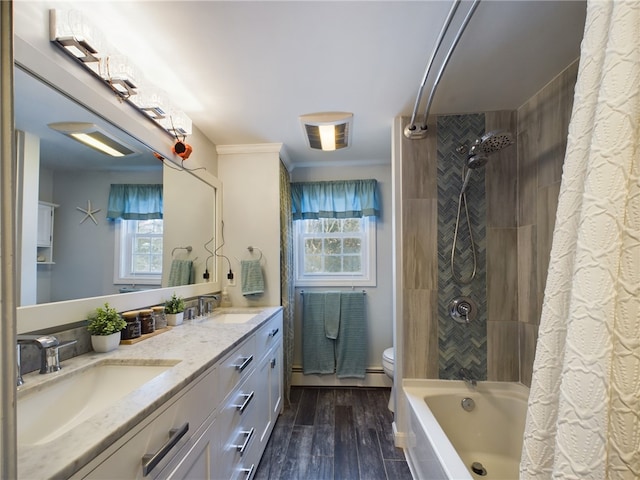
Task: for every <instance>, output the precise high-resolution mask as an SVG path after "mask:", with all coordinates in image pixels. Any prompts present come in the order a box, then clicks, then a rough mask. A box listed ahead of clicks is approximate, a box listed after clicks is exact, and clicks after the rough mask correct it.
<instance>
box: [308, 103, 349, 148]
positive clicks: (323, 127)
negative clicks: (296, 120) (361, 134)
mask: <svg viewBox="0 0 640 480" xmlns="http://www.w3.org/2000/svg"><path fill="white" fill-rule="evenodd" d="M300 121H301V122H302V127H303V129H304V133H305V138H306V140H307V145H308V146H309V148H312V149H314V150H322V151H325V152H331V151H335V150H340V149H342V148H348V147H349V146H350V145H351V124H352V122H353V114H352V113H348V112H319V113H310V114H307V115H301V116H300Z"/></svg>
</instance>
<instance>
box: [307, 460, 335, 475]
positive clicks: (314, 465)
mask: <svg viewBox="0 0 640 480" xmlns="http://www.w3.org/2000/svg"><path fill="white" fill-rule="evenodd" d="M312 479H313V480H333V457H324V456H321V455H313V456H311V458H310V460H309V466H308V467H307V476H306V478H305V480H312Z"/></svg>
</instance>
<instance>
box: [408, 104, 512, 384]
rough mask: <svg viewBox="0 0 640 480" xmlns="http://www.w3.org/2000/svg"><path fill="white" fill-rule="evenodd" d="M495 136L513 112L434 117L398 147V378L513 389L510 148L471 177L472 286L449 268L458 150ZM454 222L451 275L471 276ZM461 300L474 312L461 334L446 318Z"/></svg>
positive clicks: (463, 234)
mask: <svg viewBox="0 0 640 480" xmlns="http://www.w3.org/2000/svg"><path fill="white" fill-rule="evenodd" d="M403 120H404V122H405V123H406V121H407V119H403ZM497 129H508V130H511V131H512V132H513V131H515V112H491V113H485V114H474V115H455V116H440V117H438V118H437V119H432V121H431V122H430V124H429V134H428V136H427V138H426V139H424V140H417V141H416V140H408V139H405V138H403V139H402V146H401V149H402V205H403V208H402V216H403V221H402V230H403V284H404V289H403V290H404V291H403V299H404V309H403V310H404V318H403V337H404V355H403V372H404V376H405V377H414V378H457V373H458V370H459V369H460V367H465V368H468V369H469V370H470V371H471V372H472V374H473V375H474V376H476V377H477V378H479V379H487V378H488V379H491V380H498V379H500V380H515V379H517V375H518V360H517V352H518V349H517V344H518V328H517V317H516V315H515V310H516V308H515V306H516V305H517V291H516V289H515V285H516V284H517V271H516V268H515V264H516V263H515V262H516V257H515V252H516V248H517V235H516V222H515V213H516V211H517V198H516V195H515V179H516V171H517V170H516V149H515V147H509V148H507V149H506V150H504V151H502V152H499V153H497V154H495V155H493V156H492V157H491V159H490V160H491V161H490V162H489V164H487V166H486V167H484V168H482V169H479V170H476V171H474V172H473V173H472V179H471V182H470V184H469V189H468V191H467V205H468V209H469V216H470V219H471V225H472V233H473V237H474V243H475V248H476V257H477V272H476V277H475V279H474V280H473V281H472V282H471V283H469V284H464V283H461V282H457V281H455V280H453V278H452V274H451V268H450V255H451V248H452V242H453V235H454V229H455V222H456V216H457V209H458V202H459V199H460V197H459V193H460V188H461V186H462V178H461V177H462V168H463V165H464V163H465V160H466V154H464V153H459V152H458V151H457V150H456V149H457V147H459V146H461V145H464V146H466V147H467V148H468V147H470V146H471V144H472V142H473V141H474V140H476V139H477V138H480V137H481V136H482V134H483V133H484V132H485V131H490V130H497ZM496 210H497V211H496ZM460 220H461V223H460V225H459V239H458V242H457V254H456V258H455V265H456V267H455V271H456V272H457V275H458V276H462V277H467V276H469V274H470V273H471V271H472V268H473V267H472V264H471V263H470V262H471V261H472V251H471V247H470V238H469V234H468V227H467V225H466V213H465V212H464V210H462V211H461V219H460ZM491 241H493V242H494V244H495V247H493V246H492V245H491V243H490V242H491ZM490 255H494V256H495V257H496V258H490ZM505 289H506V290H505ZM460 295H463V296H466V297H470V298H471V299H473V300H474V301H475V302H476V304H477V306H478V316H477V318H476V319H475V320H474V321H473V322H471V323H470V324H468V325H465V324H459V323H456V322H455V321H454V320H453V319H451V317H449V315H448V305H449V302H450V301H451V300H453V299H454V298H456V297H457V296H460ZM506 295H510V296H511V298H506ZM514 377H516V378H514Z"/></svg>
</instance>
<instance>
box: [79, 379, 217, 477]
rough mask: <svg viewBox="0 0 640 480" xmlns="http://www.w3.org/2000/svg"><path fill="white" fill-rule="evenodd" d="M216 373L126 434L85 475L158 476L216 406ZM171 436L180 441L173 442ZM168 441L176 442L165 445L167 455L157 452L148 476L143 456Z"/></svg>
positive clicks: (161, 446)
mask: <svg viewBox="0 0 640 480" xmlns="http://www.w3.org/2000/svg"><path fill="white" fill-rule="evenodd" d="M216 373H217V372H216V370H215V369H214V370H212V371H210V372H209V373H208V374H205V376H204V378H203V379H202V380H200V381H198V382H197V383H196V385H194V386H193V387H191V388H190V389H189V390H187V392H186V393H184V394H183V395H182V396H180V397H179V398H178V399H176V400H175V401H174V400H173V399H172V400H170V401H169V402H168V403H171V404H170V405H168V406H167V404H165V406H163V407H161V408H160V409H159V411H156V412H155V413H154V418H153V420H152V421H151V422H150V423H147V425H146V426H145V427H143V428H142V429H141V430H140V431H138V433H135V434H133V436H130V435H125V436H124V437H123V438H122V439H121V440H120V441H119V445H118V446H117V450H115V452H114V453H112V454H111V455H110V456H109V457H108V458H106V459H105V460H104V461H102V462H101V463H100V464H98V465H97V467H96V468H95V469H93V470H91V471H89V472H88V474H87V475H86V476H85V477H83V478H91V479H114V478H127V479H142V478H155V477H156V476H157V475H158V474H159V472H160V471H161V470H162V469H163V468H164V467H165V466H166V465H167V464H168V463H169V462H170V461H171V460H172V459H173V458H174V456H175V455H176V453H178V452H180V451H181V450H182V449H183V448H184V447H185V445H187V444H189V443H190V440H191V437H192V436H193V435H194V434H195V432H196V431H197V430H198V428H199V427H200V426H201V425H202V424H203V423H204V421H205V420H207V417H208V416H209V415H210V414H211V412H212V411H213V409H214V407H215V405H216V393H215V391H216V389H215V385H216ZM185 430H186V431H185ZM170 432H172V433H170ZM172 435H173V438H174V439H177V441H175V442H170V437H172ZM180 435H182V436H180ZM169 444H173V445H172V446H171V448H165V451H166V454H164V455H162V454H159V455H158V457H160V458H158V461H157V463H156V465H155V466H154V467H153V468H151V466H150V465H149V468H150V471H148V472H146V475H145V472H144V471H143V464H144V463H145V460H143V457H145V456H146V455H154V454H156V453H158V452H161V451H162V449H163V447H165V446H168V445H169ZM163 453H164V452H163ZM146 463H147V464H148V463H149V460H148V459H147V460H146Z"/></svg>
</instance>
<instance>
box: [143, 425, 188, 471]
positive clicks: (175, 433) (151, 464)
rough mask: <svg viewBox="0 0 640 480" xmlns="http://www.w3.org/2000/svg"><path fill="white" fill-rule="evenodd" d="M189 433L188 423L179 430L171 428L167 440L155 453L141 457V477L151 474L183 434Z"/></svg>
mask: <svg viewBox="0 0 640 480" xmlns="http://www.w3.org/2000/svg"><path fill="white" fill-rule="evenodd" d="M188 431H189V422H187V423H185V424H184V425H182V426H181V427H180V428H172V429H171V430H169V440H167V442H166V443H165V444H164V445H162V446H161V447H160V450H158V451H157V452H156V453H147V454H146V455H145V456H143V457H142V476H143V477H146V476H147V475H149V473H151V470H153V469H154V468H155V467H156V465H158V463H160V462H161V461H162V459H163V458H164V457H165V456H166V455H167V453H169V451H170V450H171V449H172V448H173V447H175V446H176V444H177V443H178V442H179V441H180V439H181V438H182V437H184V434H185V433H187V432H188Z"/></svg>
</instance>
